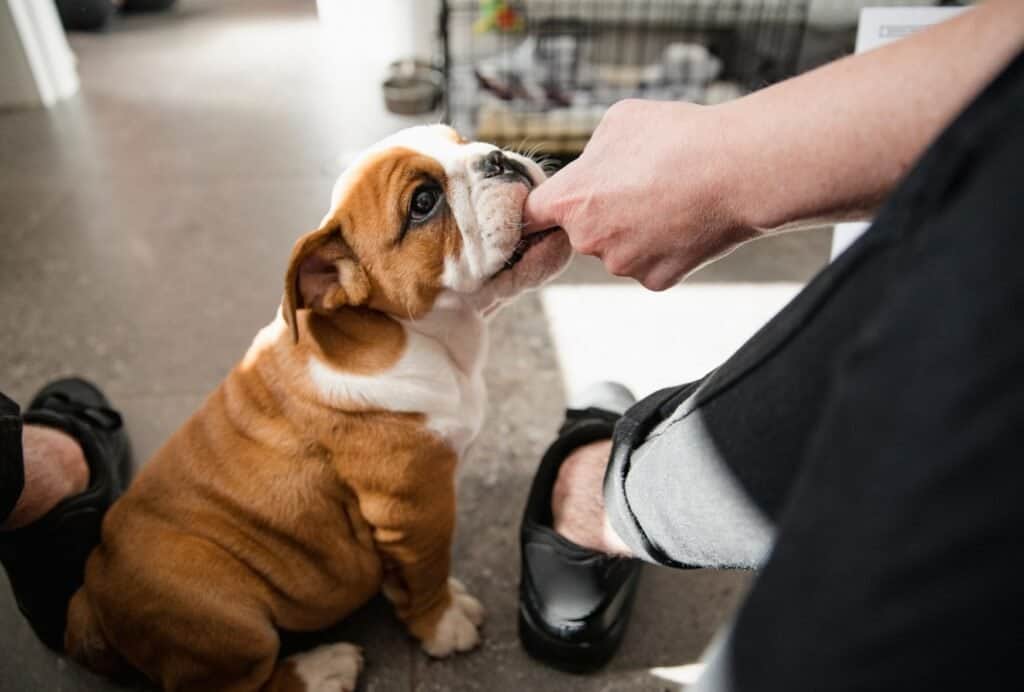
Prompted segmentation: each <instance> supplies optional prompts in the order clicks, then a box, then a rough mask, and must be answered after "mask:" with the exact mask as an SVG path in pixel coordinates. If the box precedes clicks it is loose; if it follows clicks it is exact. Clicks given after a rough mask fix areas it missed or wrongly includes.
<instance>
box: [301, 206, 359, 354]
mask: <svg viewBox="0 0 1024 692" xmlns="http://www.w3.org/2000/svg"><path fill="white" fill-rule="evenodd" d="M369 297H370V280H369V278H368V277H367V275H366V272H365V271H364V270H363V268H362V267H361V266H360V265H359V260H358V259H357V258H356V256H355V254H354V253H353V252H352V248H351V247H349V245H348V243H346V242H345V239H344V238H342V236H341V227H340V226H339V225H338V224H337V223H336V222H329V223H327V224H325V225H324V226H323V227H321V228H320V229H318V230H316V231H313V232H312V233H308V234H306V235H305V236H303V237H302V238H300V239H299V240H298V242H297V243H295V247H294V248H292V256H291V259H290V260H289V261H288V272H287V273H286V274H285V278H284V304H283V305H282V306H281V313H282V314H283V315H284V319H285V322H287V323H288V326H289V327H291V330H292V339H294V340H295V341H296V342H298V340H299V325H298V322H297V321H296V318H295V313H296V312H297V311H298V310H301V309H302V308H309V309H311V310H314V311H316V312H321V313H327V312H331V311H333V310H337V309H338V308H340V307H342V306H345V305H352V306H356V305H362V304H363V303H365V302H366V301H367V299H368V298H369Z"/></svg>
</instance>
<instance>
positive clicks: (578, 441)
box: [519, 408, 642, 673]
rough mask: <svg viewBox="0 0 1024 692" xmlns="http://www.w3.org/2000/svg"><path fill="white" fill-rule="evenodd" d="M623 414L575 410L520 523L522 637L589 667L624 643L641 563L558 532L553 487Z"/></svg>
mask: <svg viewBox="0 0 1024 692" xmlns="http://www.w3.org/2000/svg"><path fill="white" fill-rule="evenodd" d="M618 418H619V414H617V413H612V412H610V411H606V410H603V409H598V408H588V409H585V410H574V409H570V410H568V411H567V412H566V420H565V423H563V424H562V427H561V429H560V430H559V432H558V438H557V439H556V440H555V441H554V443H552V445H551V446H550V447H549V448H548V451H547V452H545V454H544V458H543V459H542V460H541V462H540V467H539V468H538V469H537V474H536V476H534V479H533V485H532V486H531V488H530V496H529V499H528V500H527V505H526V512H525V513H524V516H523V523H522V527H521V529H520V548H521V551H522V553H521V554H522V568H521V569H522V572H521V576H520V583H519V639H520V641H522V643H523V647H524V648H525V649H526V651H527V653H529V654H530V655H531V656H533V657H534V658H537V659H539V660H541V661H543V662H544V663H546V664H548V665H551V666H553V667H555V668H559V669H562V670H566V671H569V672H573V673H583V672H587V671H591V670H594V669H596V668H599V667H600V666H602V665H604V664H605V663H607V662H608V660H609V659H610V658H611V657H612V655H613V654H614V653H615V651H616V650H617V649H618V648H619V644H621V643H622V637H623V635H624V634H625V631H626V625H627V623H628V622H629V616H630V613H631V612H632V609H633V600H634V596H635V595H636V588H637V583H638V581H639V577H640V570H641V567H642V563H640V562H638V561H636V560H629V559H624V558H618V557H612V556H610V555H605V554H603V553H597V552H594V551H592V550H590V549H588V548H584V547H582V546H579V545H576V544H575V543H573V542H572V541H569V540H568V539H566V538H563V537H562V536H560V535H559V534H557V533H555V530H554V529H553V528H552V517H551V489H552V487H553V486H554V484H555V480H556V478H557V477H558V469H559V468H560V467H561V465H562V462H563V461H565V459H566V457H567V456H568V455H569V453H570V452H572V451H573V450H574V449H576V448H577V447H580V446H582V445H585V444H589V443H591V442H597V441H598V440H604V439H609V438H610V437H611V435H612V430H613V429H614V427H615V421H616V420H618Z"/></svg>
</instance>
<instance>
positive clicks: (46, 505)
mask: <svg viewBox="0 0 1024 692" xmlns="http://www.w3.org/2000/svg"><path fill="white" fill-rule="evenodd" d="M21 439H22V457H23V458H24V464H25V487H24V489H23V490H22V491H21V496H20V497H19V498H18V502H17V504H16V505H15V506H14V510H13V511H12V512H11V514H10V516H8V517H7V519H6V520H5V521H4V523H3V524H2V525H0V529H3V530H11V529H17V528H20V527H22V526H25V525H27V524H31V523H32V522H34V521H36V520H38V519H39V518H41V517H42V516H44V515H45V514H46V513H47V512H49V511H50V510H51V509H53V508H54V506H56V504H57V503H58V502H60V501H61V500H63V499H64V498H66V497H70V496H72V495H76V494H78V493H80V492H82V491H83V490H85V489H86V487H87V486H88V484H89V466H88V464H87V463H86V461H85V454H84V453H83V452H82V448H81V447H80V446H79V444H78V442H77V441H76V440H75V438H73V437H71V436H70V435H68V434H66V433H64V432H61V431H60V430H57V429H55V428H48V427H45V426H41V425H26V426H24V428H23V429H22V435H21Z"/></svg>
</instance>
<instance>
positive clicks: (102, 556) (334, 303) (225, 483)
mask: <svg viewBox="0 0 1024 692" xmlns="http://www.w3.org/2000/svg"><path fill="white" fill-rule="evenodd" d="M348 175H349V176H350V179H351V180H352V181H353V182H352V183H351V184H349V185H348V186H347V187H346V188H345V189H344V191H343V193H342V194H341V195H340V197H339V198H338V199H336V200H335V203H334V205H333V207H332V210H331V212H330V213H329V214H328V215H327V217H325V219H324V222H323V223H322V225H321V227H320V228H318V229H317V230H315V231H313V232H311V233H309V234H307V235H305V236H304V237H303V238H301V239H300V240H299V241H298V242H297V243H296V245H295V249H294V251H293V254H292V256H291V259H290V261H289V264H288V269H287V272H286V277H285V297H284V300H283V304H282V308H281V316H280V317H279V318H278V320H276V321H275V323H273V324H272V325H270V326H269V327H267V328H266V329H264V330H263V332H261V334H260V335H258V336H257V338H256V340H255V342H254V343H253V345H252V347H251V348H250V349H249V351H248V353H247V354H246V355H245V357H244V358H243V360H242V361H241V362H240V363H239V364H238V365H237V366H236V367H235V368H234V369H233V370H232V371H231V372H230V373H229V374H228V376H227V378H226V379H225V380H224V382H222V383H221V384H220V386H219V387H218V388H217V389H216V390H215V391H214V392H213V393H212V394H211V395H210V396H209V398H207V400H206V401H205V403H204V404H203V405H202V406H201V408H200V409H199V410H198V411H197V412H196V413H195V414H194V415H193V416H192V417H191V418H190V419H189V420H188V421H187V422H186V423H185V424H184V426H182V427H181V428H180V429H179V430H178V431H177V432H176V433H175V434H174V435H173V436H172V437H171V438H170V439H169V440H168V441H167V443H166V444H165V445H164V446H163V447H162V448H161V449H160V450H159V451H158V452H157V453H156V455H155V456H154V457H153V458H152V460H150V461H149V463H147V464H146V465H145V467H144V468H143V470H142V471H141V473H140V474H139V475H138V477H137V478H136V479H135V480H134V482H133V483H132V484H131V486H130V488H129V489H128V490H127V492H126V493H125V494H124V496H123V497H122V498H121V499H120V500H118V501H117V502H116V503H115V504H114V506H113V507H112V508H111V509H110V511H109V513H108V514H107V517H106V519H105V521H104V523H103V531H102V543H101V544H100V545H99V546H98V547H97V548H96V549H95V550H94V551H93V553H92V555H91V556H90V558H89V561H88V564H87V570H86V582H85V586H84V587H83V588H82V589H81V590H79V592H78V593H77V594H76V595H75V597H74V598H73V600H72V603H71V606H70V608H69V613H68V628H67V633H66V648H67V651H68V653H70V655H71V656H73V657H74V658H75V659H77V660H79V661H81V662H83V663H85V664H86V665H89V666H91V667H93V668H94V669H97V670H99V671H101V672H106V673H114V672H116V671H117V670H118V669H120V668H122V667H124V666H125V665H126V664H127V665H128V666H130V667H132V668H135V669H138V670H140V671H142V672H143V673H145V674H146V675H147V676H148V677H149V678H151V679H152V680H154V681H156V682H157V683H159V684H160V685H161V686H162V687H163V688H164V689H167V690H217V691H220V692H230V691H236V690H237V691H239V692H242V691H246V692H248V691H251V690H259V689H267V690H305V689H307V687H308V680H307V679H306V678H304V677H303V676H302V675H300V674H299V672H298V671H299V667H298V666H297V665H296V664H295V662H293V661H284V662H278V661H277V654H278V629H287V630H299V631H309V630H316V629H320V628H324V627H327V626H329V625H331V624H333V623H335V622H337V621H339V620H341V619H342V618H344V617H345V616H346V615H348V614H349V613H351V612H352V611H353V610H354V609H356V608H358V607H359V606H360V605H362V604H363V603H365V602H366V601H367V600H368V599H369V598H371V597H372V596H373V595H374V594H376V593H378V592H379V591H380V590H382V589H383V590H384V592H385V593H386V594H387V595H388V597H389V598H390V599H391V600H392V601H393V602H394V603H395V606H396V610H397V612H398V615H399V617H400V618H401V619H402V620H403V621H404V622H405V623H406V625H407V626H408V629H409V631H410V632H411V633H412V634H413V635H414V636H416V637H418V638H420V639H422V640H424V641H425V642H429V641H431V640H432V638H433V637H435V635H436V632H435V630H436V628H437V627H438V626H439V622H440V621H441V619H442V616H443V615H444V614H445V613H446V612H448V611H449V610H450V609H451V608H452V607H453V599H454V600H456V601H457V600H459V598H461V596H460V592H459V591H458V590H455V591H453V588H452V587H450V585H449V571H450V570H449V568H450V544H451V539H452V534H453V529H454V522H455V492H454V472H455V466H456V462H457V458H456V452H455V451H454V450H453V448H452V447H451V446H450V445H449V444H446V442H445V441H444V440H443V439H442V438H441V437H439V436H438V435H437V434H436V433H435V432H433V431H432V430H430V429H429V428H428V427H427V426H426V424H425V423H426V421H425V416H424V414H422V413H416V412H400V411H392V410H386V409H382V408H380V407H375V406H370V405H367V404H366V403H365V402H359V401H351V402H348V403H347V404H345V403H342V404H340V405H339V403H338V402H332V403H330V404H327V403H325V401H324V397H323V394H322V391H320V390H318V388H317V385H316V383H315V382H314V381H312V380H311V377H310V374H309V363H310V361H311V359H314V360H316V361H318V362H321V363H324V364H326V365H327V366H329V367H330V368H332V369H333V370H334V371H337V372H341V373H351V374H354V375H362V376H366V377H374V376H376V375H377V374H378V373H383V372H385V371H387V370H388V369H389V368H392V367H393V366H394V365H395V363H396V362H397V361H398V360H399V358H401V357H402V354H403V353H404V352H405V350H406V347H407V335H406V331H405V329H404V328H403V326H402V325H401V324H400V322H399V319H402V318H404V317H406V316H407V317H409V318H413V319H415V318H419V317H422V316H423V315H425V314H426V313H427V312H429V311H430V309H431V307H432V305H433V304H434V301H435V299H436V298H437V295H438V293H439V292H440V291H441V290H442V286H441V274H442V272H443V270H444V263H445V259H446V258H450V257H457V256H458V254H459V252H460V251H461V241H460V235H459V228H458V225H457V223H456V220H455V218H454V215H453V214H451V213H445V214H441V215H439V216H438V218H436V219H433V220H431V221H430V222H429V223H430V227H428V228H426V229H420V230H419V231H417V233H415V234H414V235H410V236H409V237H408V238H406V239H405V240H404V241H403V242H400V243H399V242H396V233H397V230H398V229H400V228H401V226H402V222H403V219H402V214H403V210H404V209H407V208H408V205H409V199H410V196H411V195H412V194H413V190H415V189H416V186H417V185H418V184H419V183H420V182H421V181H422V180H423V179H424V177H426V176H430V177H432V178H433V179H443V177H444V175H445V172H444V170H443V168H442V167H441V166H440V165H439V164H438V163H437V161H435V160H433V159H431V158H430V157H428V156H424V155H423V154H421V153H417V152H415V151H411V150H407V149H403V148H395V147H392V148H388V149H386V150H384V151H381V152H379V153H378V154H376V155H373V156H370V157H368V158H367V159H366V160H364V161H363V162H362V163H361V164H360V165H359V167H358V169H357V170H355V171H350V172H349V174H348ZM466 598H469V597H468V596H467V597H466ZM470 601H472V599H470ZM472 603H475V601H472ZM471 605H472V604H471ZM475 608H477V609H478V608H479V605H478V604H477V605H476V606H475ZM469 610H470V611H473V608H472V607H471V608H469ZM474 617H476V618H477V619H478V617H477V616H476V615H472V617H471V618H470V619H473V618H474ZM475 624H478V623H476V622H475V623H474V625H475ZM474 636H475V633H474ZM452 650H454V649H452ZM352 665H353V666H357V665H358V661H356V662H355V663H352ZM353 675H354V674H353ZM352 679H353V680H354V677H353V678H352Z"/></svg>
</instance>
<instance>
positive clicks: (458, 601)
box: [423, 578, 484, 658]
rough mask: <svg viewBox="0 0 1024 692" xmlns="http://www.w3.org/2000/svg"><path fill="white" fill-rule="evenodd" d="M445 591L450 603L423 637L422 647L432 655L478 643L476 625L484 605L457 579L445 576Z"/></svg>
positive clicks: (479, 622) (465, 649)
mask: <svg viewBox="0 0 1024 692" xmlns="http://www.w3.org/2000/svg"><path fill="white" fill-rule="evenodd" d="M448 591H449V593H450V594H451V597H452V602H451V605H450V606H448V609H447V610H445V611H444V614H443V615H441V619H440V620H438V622H437V625H436V626H435V627H434V632H433V634H432V635H431V636H429V637H426V638H424V640H423V650H424V651H426V652H427V653H428V654H430V655H431V656H433V657H435V658H444V657H445V656H450V655H451V654H453V653H455V652H456V651H469V650H470V649H472V648H475V647H476V646H477V645H478V644H479V643H480V632H479V630H478V628H479V627H480V625H482V624H483V622H484V607H483V606H482V605H480V601H478V600H476V599H475V598H473V597H472V596H470V595H469V593H468V592H467V591H466V587H465V586H463V585H462V582H460V581H459V580H458V579H455V578H449V579H448Z"/></svg>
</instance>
